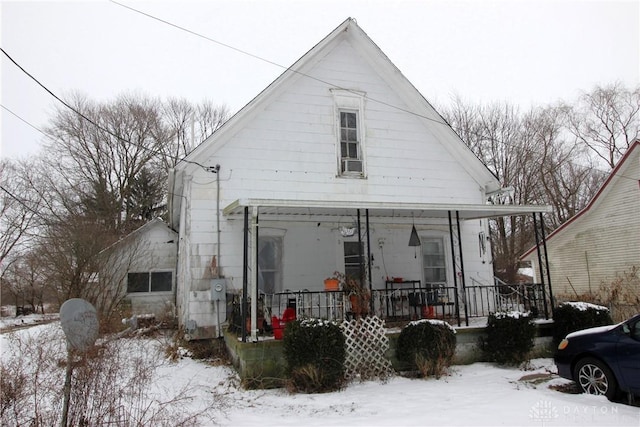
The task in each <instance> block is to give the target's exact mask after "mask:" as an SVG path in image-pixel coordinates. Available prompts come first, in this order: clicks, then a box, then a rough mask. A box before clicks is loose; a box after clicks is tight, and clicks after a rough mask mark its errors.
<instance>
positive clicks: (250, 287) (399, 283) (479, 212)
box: [223, 199, 552, 341]
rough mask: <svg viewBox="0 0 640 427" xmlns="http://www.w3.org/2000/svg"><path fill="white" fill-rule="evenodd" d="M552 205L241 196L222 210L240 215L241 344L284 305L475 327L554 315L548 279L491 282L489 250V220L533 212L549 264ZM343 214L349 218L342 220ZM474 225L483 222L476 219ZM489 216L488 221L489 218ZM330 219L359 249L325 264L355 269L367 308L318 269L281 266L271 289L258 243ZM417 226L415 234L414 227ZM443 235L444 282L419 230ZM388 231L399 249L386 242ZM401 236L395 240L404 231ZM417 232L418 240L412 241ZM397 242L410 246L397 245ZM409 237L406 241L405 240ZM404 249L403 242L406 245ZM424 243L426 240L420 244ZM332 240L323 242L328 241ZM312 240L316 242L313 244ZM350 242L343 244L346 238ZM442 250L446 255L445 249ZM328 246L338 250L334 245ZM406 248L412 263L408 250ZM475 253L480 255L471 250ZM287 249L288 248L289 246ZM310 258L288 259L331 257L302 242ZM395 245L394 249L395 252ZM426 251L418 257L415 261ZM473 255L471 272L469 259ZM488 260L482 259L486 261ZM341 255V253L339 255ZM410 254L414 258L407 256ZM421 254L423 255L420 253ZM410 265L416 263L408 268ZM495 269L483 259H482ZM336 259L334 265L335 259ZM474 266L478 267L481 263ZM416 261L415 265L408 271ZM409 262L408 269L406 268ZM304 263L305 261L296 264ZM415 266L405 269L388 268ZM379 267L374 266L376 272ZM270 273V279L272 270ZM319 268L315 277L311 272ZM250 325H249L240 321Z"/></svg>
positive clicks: (342, 315)
mask: <svg viewBox="0 0 640 427" xmlns="http://www.w3.org/2000/svg"><path fill="white" fill-rule="evenodd" d="M548 210H549V208H548V207H547V206H513V205H489V204H487V205H456V204H452V205H439V204H420V203H417V204H415V203H375V202H351V201H320V200H311V201H293V200H274V199H242V200H236V201H235V202H233V203H231V204H230V205H228V206H227V207H226V208H225V209H224V211H223V214H224V215H225V217H226V218H227V219H229V220H231V221H233V220H242V227H241V229H242V237H243V265H242V272H243V274H242V292H241V294H240V295H238V296H237V299H238V300H237V301H235V303H234V305H235V306H236V307H237V312H238V313H239V318H238V317H236V319H231V321H232V323H239V325H237V326H239V331H240V332H241V336H242V340H243V341H247V340H251V341H255V340H257V336H258V334H259V333H261V332H264V329H267V330H269V329H271V328H272V327H273V325H272V321H271V319H272V318H273V317H274V316H275V317H280V316H282V314H283V313H284V310H285V309H287V308H291V309H293V310H294V312H295V314H296V316H297V317H298V318H301V317H317V318H324V319H334V320H343V319H349V318H353V317H357V316H362V315H376V316H379V317H381V318H382V319H385V320H386V322H387V323H393V322H406V321H408V320H414V319H419V318H441V319H446V320H447V321H449V322H450V323H452V324H455V325H458V326H461V325H469V319H470V318H473V317H486V316H487V315H488V314H489V313H491V312H495V311H496V310H504V309H507V310H530V311H532V312H533V313H534V314H535V315H537V316H539V317H545V318H548V317H549V316H550V314H551V313H550V309H551V301H552V295H551V288H550V283H549V280H548V276H546V277H544V276H543V277H541V280H539V283H535V284H517V285H516V284H506V283H500V282H498V281H496V280H495V279H494V278H493V273H492V267H491V263H490V261H491V255H490V252H489V254H486V253H483V248H485V249H484V250H485V252H486V251H487V249H486V247H485V245H487V244H488V237H487V236H486V231H484V230H485V229H486V230H488V227H487V225H486V221H487V220H488V219H489V218H492V217H500V216H512V215H533V218H534V224H536V241H537V244H538V247H540V248H541V250H540V251H539V253H540V254H541V257H540V259H539V263H540V264H541V270H540V271H545V272H546V271H548V268H547V267H546V247H545V244H544V230H543V227H542V214H543V213H544V212H548ZM345 219H346V220H345ZM476 221H477V222H476ZM483 221H485V223H484V224H483ZM325 224H331V227H332V228H331V230H332V231H333V232H335V233H337V234H338V235H339V236H342V238H344V239H342V238H340V239H341V240H345V241H347V240H349V242H348V243H349V244H350V247H352V248H353V247H355V248H357V250H356V252H355V253H351V254H350V255H347V251H346V249H345V254H344V257H338V256H336V257H335V258H334V259H336V260H337V261H335V262H333V263H332V264H331V263H328V262H326V260H325V261H324V264H326V267H329V268H326V269H325V271H327V276H330V275H331V273H330V272H331V271H343V272H344V271H345V270H348V271H351V274H352V275H353V276H356V277H357V278H358V280H359V282H360V283H361V284H363V286H364V288H365V289H366V291H367V295H368V297H367V298H366V303H365V305H366V308H365V309H363V308H355V307H354V300H353V296H352V295H350V293H349V292H347V291H344V290H342V289H338V290H335V289H324V288H323V287H322V286H318V283H319V282H320V280H319V279H318V278H317V277H314V274H311V273H310V274H309V275H304V274H301V273H299V272H298V274H297V275H295V276H294V275H293V274H289V272H288V270H292V268H289V269H284V271H282V272H281V273H279V274H280V277H279V278H278V281H279V282H281V283H283V284H282V285H281V286H280V287H275V288H274V287H273V286H271V287H269V286H267V287H265V286H264V282H265V277H266V275H265V272H264V270H265V266H261V265H260V262H259V258H260V253H259V244H258V243H259V241H260V238H261V237H262V236H263V235H264V234H268V233H265V232H264V230H267V229H269V228H271V229H272V230H273V229H277V230H279V232H281V233H282V235H284V233H286V232H287V230H289V229H293V228H295V227H297V228H298V229H300V230H308V231H303V232H305V233H306V232H308V233H313V230H314V229H316V228H319V227H320V226H321V225H325ZM416 229H417V230H419V231H418V232H416V231H415V230H416ZM434 230H436V231H438V232H439V233H441V234H442V236H441V237H440V241H441V242H442V244H441V245H440V251H441V253H440V254H439V256H440V257H441V258H442V257H446V259H447V260H446V263H444V261H443V267H442V271H441V272H439V273H438V274H436V275H435V276H437V277H436V278H438V277H440V278H443V279H445V280H436V281H434V280H430V279H433V278H434V277H435V276H434V275H433V274H432V270H433V268H432V267H429V266H425V264H430V258H429V256H428V254H426V255H425V254H423V253H422V252H423V251H426V249H424V248H423V246H421V243H420V237H419V236H415V237H414V234H421V233H422V234H423V236H424V233H427V234H428V233H429V232H431V231H434ZM385 236H395V237H391V238H390V240H394V241H395V245H390V244H389V243H387V242H386V240H385V239H386V238H387V237H385ZM398 236H399V237H398ZM416 238H417V239H418V240H417V242H416ZM317 240H318V245H317V246H318V251H320V250H324V251H326V250H327V249H326V248H324V249H322V245H323V242H322V239H320V238H318V239H317ZM400 241H402V242H404V243H399V242H400ZM407 242H408V244H407ZM400 244H401V245H402V247H401V246H400ZM423 244H424V242H423ZM325 245H326V244H325ZM307 246H313V244H311V245H309V244H307ZM383 247H385V249H386V248H388V249H386V253H387V254H390V255H387V256H388V257H389V258H391V260H390V261H386V263H387V264H392V263H393V259H394V258H393V254H395V253H399V252H401V251H404V253H405V255H404V258H405V260H403V261H402V262H403V263H404V264H402V263H398V262H396V264H397V265H394V264H392V265H386V264H385V257H384V255H385V252H383ZM345 248H346V243H345ZM373 249H375V250H376V251H377V253H378V257H379V256H380V255H382V260H381V261H380V260H377V259H374V254H373V252H374V251H373ZM445 249H446V253H444V252H445ZM329 250H332V248H330V249H329ZM407 250H409V251H411V252H409V253H410V254H413V255H414V256H413V258H414V259H413V260H411V259H410V258H411V257H410V256H409V257H407V256H406V251H407ZM475 250H478V251H479V253H480V258H482V261H479V260H478V259H476V258H478V256H477V255H476V253H475V252H474V251H475ZM288 251H289V253H291V250H290V249H288ZM306 251H307V252H306V255H305V254H304V253H303V251H302V250H298V251H294V252H299V253H293V254H290V255H289V254H288V256H290V257H296V256H298V257H305V260H306V261H305V262H306V263H308V264H307V265H308V267H309V269H310V270H314V269H315V268H316V267H317V265H315V264H317V263H321V262H323V261H322V260H323V259H326V258H327V257H324V258H323V257H322V256H319V257H318V262H317V263H314V260H310V259H309V254H312V253H313V250H309V248H308V247H307V248H306ZM389 251H391V252H389ZM418 253H420V258H419V257H418ZM470 253H473V254H474V256H473V257H471V258H473V259H472V260H471V262H470V263H469V264H471V265H472V267H467V268H465V261H466V258H465V256H468V255H469V254H470ZM483 257H484V258H483ZM340 258H343V259H344V261H343V259H340ZM406 258H409V259H408V260H406ZM418 258H419V259H418ZM409 263H410V264H409ZM487 263H488V264H489V265H486V264H487ZM329 264H331V265H329ZM476 264H477V265H476ZM407 265H411V269H407ZM403 266H404V267H403ZM298 267H300V268H301V269H304V266H298ZM398 268H400V270H401V271H411V272H410V273H409V274H392V273H391V272H398ZM372 269H376V271H372ZM480 270H482V271H483V272H487V271H491V274H490V277H486V275H485V277H483V278H480V276H481V274H480ZM269 274H271V276H268V277H270V278H271V280H275V279H273V278H274V277H276V276H274V275H273V273H269ZM317 275H318V274H317V273H316V274H315V276H317ZM244 325H246V327H244Z"/></svg>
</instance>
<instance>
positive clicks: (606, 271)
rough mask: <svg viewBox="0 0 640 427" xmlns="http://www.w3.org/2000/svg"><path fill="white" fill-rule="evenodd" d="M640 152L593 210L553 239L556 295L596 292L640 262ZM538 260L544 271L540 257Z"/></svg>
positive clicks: (551, 268)
mask: <svg viewBox="0 0 640 427" xmlns="http://www.w3.org/2000/svg"><path fill="white" fill-rule="evenodd" d="M638 157H640V156H637V155H636V158H635V159H629V160H628V162H629V167H628V168H627V169H626V170H624V171H621V172H620V175H621V176H620V177H618V178H616V180H615V182H611V183H610V188H608V189H607V193H606V194H603V197H601V198H600V199H599V200H598V201H597V202H596V203H595V204H594V205H593V206H592V207H591V209H590V210H588V211H587V212H585V213H584V214H583V215H582V216H581V217H579V218H577V219H576V220H575V221H574V222H573V223H571V224H569V225H568V226H567V228H566V229H565V230H562V231H561V232H560V233H558V235H556V236H554V237H553V238H552V239H550V240H549V242H548V243H547V250H548V253H549V255H548V258H549V261H550V265H549V271H550V274H551V284H552V286H553V289H554V294H555V295H554V296H558V297H563V296H566V297H569V298H575V296H576V293H577V294H582V293H586V292H589V291H592V292H596V291H598V289H599V287H600V284H601V283H603V282H604V283H610V282H611V281H612V280H613V279H614V278H615V276H616V274H619V275H621V274H622V273H623V272H624V271H629V270H630V268H631V267H632V266H634V265H635V266H640V188H639V187H638V181H637V180H634V179H631V178H630V177H637V176H639V175H640V166H639V160H638ZM534 264H535V268H536V274H537V276H536V277H539V272H538V271H537V267H538V266H537V259H536V260H534Z"/></svg>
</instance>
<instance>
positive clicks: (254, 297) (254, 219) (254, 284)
mask: <svg viewBox="0 0 640 427" xmlns="http://www.w3.org/2000/svg"><path fill="white" fill-rule="evenodd" d="M251 226H252V231H251V245H252V247H253V249H254V250H253V252H252V254H253V256H252V258H251V271H252V272H253V280H251V341H254V342H255V341H258V241H259V238H260V234H259V231H258V228H259V219H258V207H257V206H254V207H253V212H251Z"/></svg>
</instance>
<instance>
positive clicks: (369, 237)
mask: <svg viewBox="0 0 640 427" xmlns="http://www.w3.org/2000/svg"><path fill="white" fill-rule="evenodd" d="M365 220H366V225H365V227H366V229H367V269H368V276H369V292H370V293H371V295H373V282H372V280H371V235H370V234H369V209H366V210H365ZM373 302H374V301H373V296H372V297H371V299H370V300H369V304H370V305H371V307H369V309H370V311H369V312H370V313H373Z"/></svg>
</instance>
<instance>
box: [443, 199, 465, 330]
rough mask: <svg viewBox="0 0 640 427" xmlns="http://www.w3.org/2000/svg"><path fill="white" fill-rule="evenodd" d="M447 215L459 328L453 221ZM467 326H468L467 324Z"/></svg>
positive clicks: (458, 317)
mask: <svg viewBox="0 0 640 427" xmlns="http://www.w3.org/2000/svg"><path fill="white" fill-rule="evenodd" d="M447 213H448V215H449V239H450V241H451V262H452V263H453V288H454V289H455V297H456V299H455V307H456V318H457V319H458V326H460V302H459V294H458V275H457V274H456V245H455V242H454V240H453V220H452V219H451V211H448V212H447ZM467 322H468V321H467ZM467 326H469V324H468V323H467Z"/></svg>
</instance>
